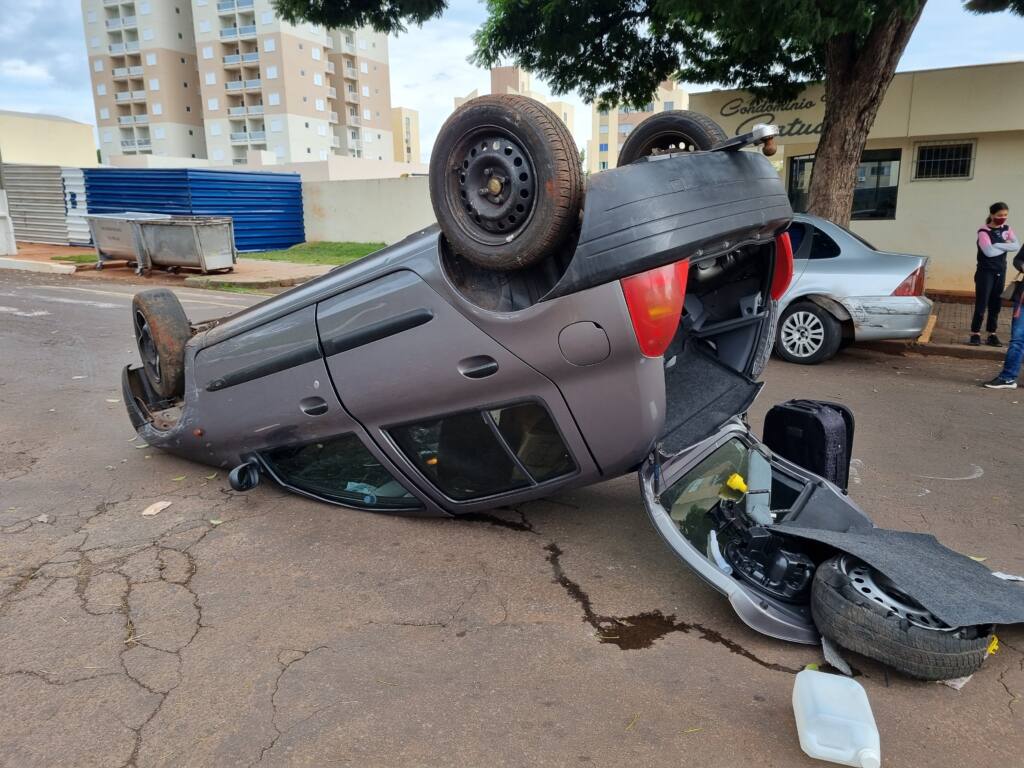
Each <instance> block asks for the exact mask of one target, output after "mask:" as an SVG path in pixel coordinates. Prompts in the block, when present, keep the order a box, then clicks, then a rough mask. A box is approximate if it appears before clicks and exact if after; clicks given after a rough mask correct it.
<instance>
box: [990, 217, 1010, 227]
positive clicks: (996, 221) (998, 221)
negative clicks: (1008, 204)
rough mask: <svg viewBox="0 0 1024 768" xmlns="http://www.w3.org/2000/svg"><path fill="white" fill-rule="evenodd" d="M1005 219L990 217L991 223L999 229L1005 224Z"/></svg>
mask: <svg viewBox="0 0 1024 768" xmlns="http://www.w3.org/2000/svg"><path fill="white" fill-rule="evenodd" d="M1006 219H1007V217H1006V216H994V217H992V223H993V224H995V225H996V226H997V227H1001V226H1003V224H1005V223H1006Z"/></svg>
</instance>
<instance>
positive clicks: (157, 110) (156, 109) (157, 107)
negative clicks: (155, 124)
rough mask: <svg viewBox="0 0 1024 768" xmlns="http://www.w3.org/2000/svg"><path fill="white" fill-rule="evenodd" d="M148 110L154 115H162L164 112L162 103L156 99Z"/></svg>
mask: <svg viewBox="0 0 1024 768" xmlns="http://www.w3.org/2000/svg"><path fill="white" fill-rule="evenodd" d="M150 111H151V112H152V113H153V114H154V115H162V114H163V113H164V105H163V104H161V103H160V102H159V101H158V102H157V103H155V104H154V105H153V106H152V107H150Z"/></svg>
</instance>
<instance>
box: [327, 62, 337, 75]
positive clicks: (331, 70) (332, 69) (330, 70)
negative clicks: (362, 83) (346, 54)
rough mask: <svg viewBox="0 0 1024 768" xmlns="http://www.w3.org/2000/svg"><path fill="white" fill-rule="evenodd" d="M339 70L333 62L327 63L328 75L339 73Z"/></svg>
mask: <svg viewBox="0 0 1024 768" xmlns="http://www.w3.org/2000/svg"><path fill="white" fill-rule="evenodd" d="M337 69H338V68H337V67H335V66H334V62H333V61H328V62H327V74H329V75H333V74H334V73H335V72H336V71H337Z"/></svg>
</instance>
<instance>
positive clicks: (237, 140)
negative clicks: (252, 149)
mask: <svg viewBox="0 0 1024 768" xmlns="http://www.w3.org/2000/svg"><path fill="white" fill-rule="evenodd" d="M248 141H249V134H248V133H246V132H245V131H238V132H233V133H232V134H231V143H232V144H246V143H248Z"/></svg>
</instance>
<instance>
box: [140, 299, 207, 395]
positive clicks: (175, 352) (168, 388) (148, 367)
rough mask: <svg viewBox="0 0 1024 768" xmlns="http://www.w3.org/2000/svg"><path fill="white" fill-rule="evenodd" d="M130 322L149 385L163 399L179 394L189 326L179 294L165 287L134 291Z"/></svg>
mask: <svg viewBox="0 0 1024 768" xmlns="http://www.w3.org/2000/svg"><path fill="white" fill-rule="evenodd" d="M132 323H133V325H134V327H135V341H136V343H137V344H138V346H139V355H140V356H141V357H142V368H143V370H144V371H145V374H146V380H147V381H148V382H149V385H150V386H151V387H152V388H153V390H154V391H155V392H156V393H157V394H158V395H160V396H161V397H163V398H165V399H170V398H173V397H180V396H181V395H182V394H184V392H185V344H186V342H188V340H189V339H190V338H191V336H192V330H191V328H190V327H189V324H188V318H187V317H185V310H184V309H182V307H181V302H180V301H178V297H177V296H175V295H174V294H173V293H172V292H171V291H169V290H168V289H166V288H155V289H153V290H150V291H142V292H141V293H137V294H135V297H134V298H133V299H132Z"/></svg>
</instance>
